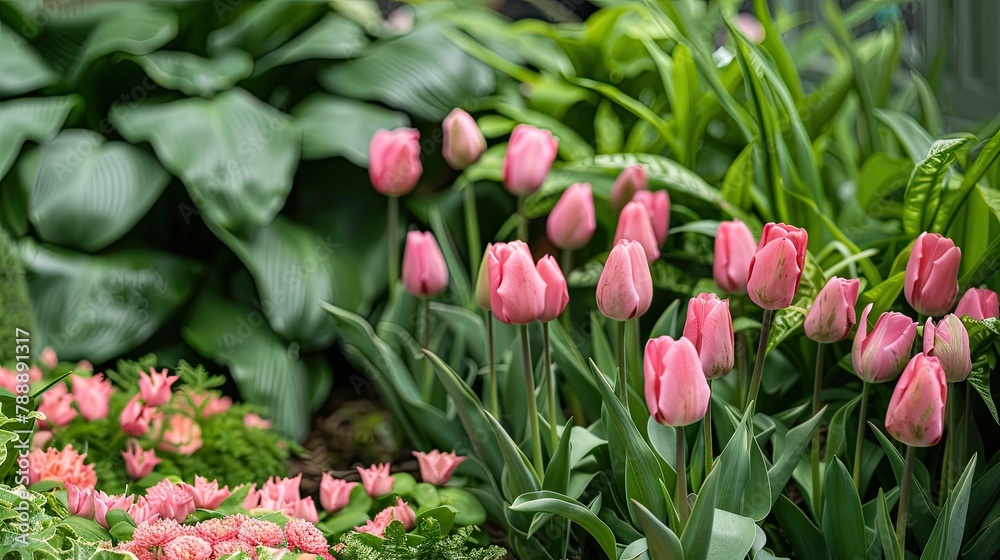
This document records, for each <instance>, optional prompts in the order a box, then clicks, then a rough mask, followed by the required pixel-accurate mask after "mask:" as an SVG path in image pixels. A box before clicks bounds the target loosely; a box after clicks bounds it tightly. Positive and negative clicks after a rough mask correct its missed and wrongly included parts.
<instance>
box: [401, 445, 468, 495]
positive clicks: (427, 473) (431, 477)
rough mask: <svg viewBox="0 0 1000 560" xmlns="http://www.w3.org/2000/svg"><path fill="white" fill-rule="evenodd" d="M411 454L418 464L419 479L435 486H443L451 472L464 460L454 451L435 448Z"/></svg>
mask: <svg viewBox="0 0 1000 560" xmlns="http://www.w3.org/2000/svg"><path fill="white" fill-rule="evenodd" d="M413 456H414V457H416V458H417V464H419V465H420V479H421V480H423V481H424V482H426V483H428V484H434V485H437V486H443V485H444V484H445V483H446V482H448V480H450V479H451V473H453V472H454V471H455V469H456V468H457V467H458V465H460V464H461V463H462V461H464V460H465V457H459V456H458V455H457V454H456V453H455V452H454V451H451V452H449V453H441V452H440V451H438V450H437V449H435V450H434V451H431V452H430V453H421V452H420V451H414V452H413Z"/></svg>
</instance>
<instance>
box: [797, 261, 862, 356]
mask: <svg viewBox="0 0 1000 560" xmlns="http://www.w3.org/2000/svg"><path fill="white" fill-rule="evenodd" d="M860 286H861V281H860V280H858V279H857V278H851V279H850V280H847V279H844V278H839V277H837V276H834V277H833V278H830V280H829V281H827V283H826V285H825V286H823V289H822V290H820V292H819V294H818V295H817V296H816V300H815V301H814V302H813V304H812V307H811V308H810V309H809V314H808V315H806V320H805V325H804V326H803V330H805V333H806V336H807V337H809V338H810V339H812V340H815V341H816V342H827V343H829V342H837V341H838V340H844V339H845V338H847V335H849V334H850V333H851V329H852V328H854V323H855V322H857V316H856V315H855V313H854V306H855V305H857V303H858V290H859V289H860Z"/></svg>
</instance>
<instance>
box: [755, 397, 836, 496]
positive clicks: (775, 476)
mask: <svg viewBox="0 0 1000 560" xmlns="http://www.w3.org/2000/svg"><path fill="white" fill-rule="evenodd" d="M825 413H826V406H824V407H823V408H822V409H821V410H820V411H819V412H817V413H816V415H815V416H813V417H812V418H810V419H809V420H806V421H805V422H803V423H802V424H799V425H798V426H796V427H794V428H792V429H791V430H788V434H786V435H785V443H784V445H783V446H782V447H781V455H779V456H777V457H775V458H774V464H773V465H772V466H771V468H770V469H768V470H767V478H768V480H769V481H770V484H771V502H770V503H769V504H768V510H770V508H771V506H772V505H774V502H775V500H777V499H778V496H779V495H781V492H782V490H784V488H785V485H786V484H788V479H789V478H791V477H792V471H794V470H795V466H796V465H798V464H799V460H800V459H801V458H802V456H803V455H804V454H805V451H806V447H807V446H808V445H809V442H810V441H812V437H813V434H815V433H816V430H818V429H819V425H820V423H821V422H822V421H823V415H824V414H825ZM828 449H829V448H828ZM827 453H830V452H829V451H827Z"/></svg>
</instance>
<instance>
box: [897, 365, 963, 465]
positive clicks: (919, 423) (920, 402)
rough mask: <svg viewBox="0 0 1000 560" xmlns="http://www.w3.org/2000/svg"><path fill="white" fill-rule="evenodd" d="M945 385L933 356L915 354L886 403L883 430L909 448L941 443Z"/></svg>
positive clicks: (942, 371) (945, 399) (946, 396)
mask: <svg viewBox="0 0 1000 560" xmlns="http://www.w3.org/2000/svg"><path fill="white" fill-rule="evenodd" d="M947 402H948V383H947V382H946V381H945V376H944V368H942V367H941V362H939V361H938V359H937V358H935V357H928V356H925V355H923V354H917V355H916V356H914V357H913V359H912V360H910V363H908V364H907V365H906V369H904V370H903V375H902V376H900V378H899V382H898V383H896V388H895V389H894V390H893V392H892V398H891V399H890V400H889V408H888V410H887V411H886V414H885V429H886V430H888V432H889V433H890V434H891V435H892V437H894V438H896V439H898V440H899V441H901V442H903V443H905V444H907V445H912V446H913V447H930V446H932V445H934V444H936V443H937V442H938V441H940V440H941V434H942V433H943V432H944V410H945V403H947Z"/></svg>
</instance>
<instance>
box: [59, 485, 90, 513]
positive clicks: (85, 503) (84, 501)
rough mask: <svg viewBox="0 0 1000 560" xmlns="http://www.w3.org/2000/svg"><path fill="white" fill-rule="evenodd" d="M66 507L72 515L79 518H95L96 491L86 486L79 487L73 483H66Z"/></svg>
mask: <svg viewBox="0 0 1000 560" xmlns="http://www.w3.org/2000/svg"><path fill="white" fill-rule="evenodd" d="M63 485H64V486H65V487H66V506H67V508H68V509H69V513H70V514H71V515H75V516H77V517H86V518H87V519H93V518H94V489H93V488H90V487H86V486H77V485H76V484H73V483H72V482H65V483H64V484H63Z"/></svg>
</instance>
